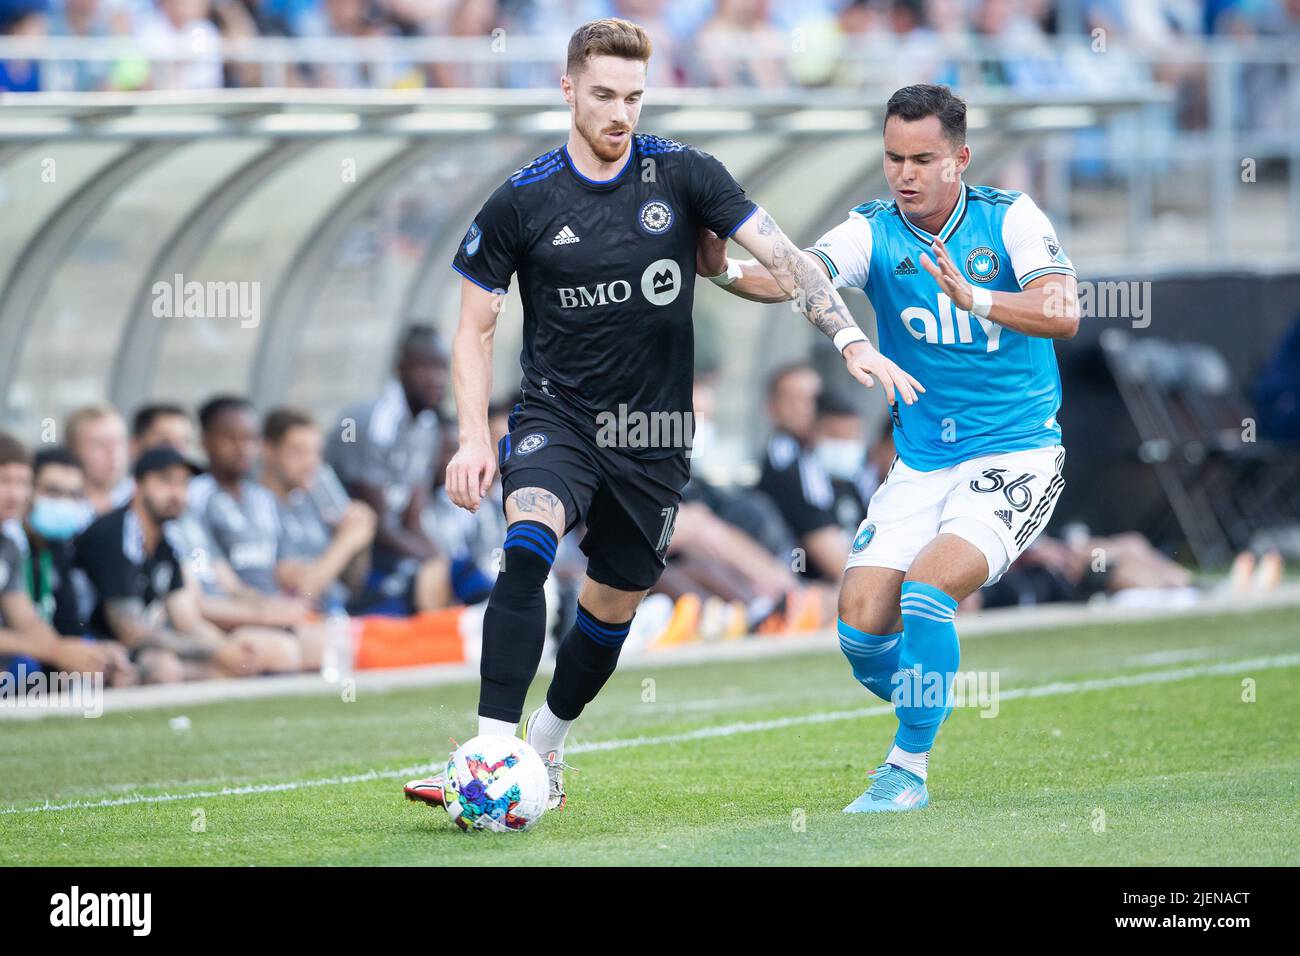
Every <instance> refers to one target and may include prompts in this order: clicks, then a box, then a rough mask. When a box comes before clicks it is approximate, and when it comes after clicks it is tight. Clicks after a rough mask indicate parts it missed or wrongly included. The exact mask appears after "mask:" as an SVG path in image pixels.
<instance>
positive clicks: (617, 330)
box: [406, 19, 924, 807]
mask: <svg viewBox="0 0 1300 956" xmlns="http://www.w3.org/2000/svg"><path fill="white" fill-rule="evenodd" d="M649 58H650V40H649V38H648V37H647V36H646V33H645V31H644V30H643V29H642V28H641V27H639V26H637V25H636V24H633V23H630V22H628V21H626V20H618V19H603V20H594V21H592V22H590V23H587V24H584V25H583V26H581V27H579V28H578V30H577V31H576V32H575V33H574V34H573V36H572V38H571V39H570V41H569V51H568V62H567V67H566V75H565V76H564V77H563V79H562V80H561V90H562V92H563V94H564V99H565V102H566V103H568V105H569V108H570V110H571V111H572V114H573V115H572V123H571V126H570V130H569V139H568V142H567V143H566V144H565V145H563V146H560V147H558V148H556V149H553V150H551V151H550V152H548V153H545V154H543V155H542V156H539V157H538V158H537V159H535V160H533V161H532V162H531V163H528V164H527V165H526V166H524V167H523V168H522V169H520V170H519V171H518V172H516V173H515V174H514V175H513V176H511V177H510V179H509V180H508V181H507V182H506V183H504V184H503V185H502V186H501V187H500V188H498V189H497V190H496V192H494V193H493V194H492V196H491V197H490V198H489V199H488V201H487V202H486V203H485V204H484V206H483V208H482V210H481V211H480V212H479V214H478V215H477V216H476V217H475V218H474V222H473V224H472V225H471V226H470V228H469V232H468V233H467V234H466V236H465V239H464V241H463V242H462V244H461V247H460V249H459V251H458V252H457V254H456V257H455V260H454V262H453V267H454V268H455V270H456V271H457V272H458V273H460V275H461V307H460V324H459V327H458V328H457V331H456V335H455V338H454V341H453V348H452V375H453V383H454V386H455V392H456V409H457V413H458V416H459V420H460V448H459V450H458V451H457V452H456V455H455V456H454V457H453V458H452V460H451V462H450V463H449V464H448V466H447V476H446V488H447V493H448V494H449V495H450V497H451V500H452V501H454V502H455V503H456V504H457V505H459V506H461V507H462V508H466V509H468V510H470V511H476V510H477V509H478V507H479V504H480V502H481V500H482V498H483V496H484V495H485V494H486V493H487V491H488V489H489V487H490V486H491V484H492V479H493V475H494V470H495V469H496V468H500V470H501V477H502V484H503V492H504V498H505V512H506V519H507V522H508V524H509V530H508V531H507V533H506V538H505V548H504V559H503V561H502V566H501V571H500V574H499V575H498V577H497V580H496V584H495V586H494V587H493V589H492V596H491V598H490V599H489V601H488V606H487V611H486V613H485V615H484V619H483V652H482V662H481V668H480V673H481V678H482V681H481V685H480V695H479V707H478V713H479V726H478V732H479V733H480V734H497V735H502V736H514V734H515V733H516V728H517V726H518V723H519V719H520V717H521V716H522V714H523V706H524V698H525V696H526V695H527V693H528V688H529V685H530V684H531V683H532V680H533V677H534V676H535V675H536V673H537V667H538V664H539V662H540V660H541V655H542V648H543V645H544V644H545V623H546V604H545V598H544V597H543V594H542V587H543V584H544V583H545V581H546V578H547V576H548V574H549V573H550V569H551V563H552V561H553V560H554V558H555V550H556V546H557V545H558V543H559V539H560V538H561V537H563V536H564V534H565V533H566V532H567V531H568V530H569V529H570V528H571V527H573V526H574V524H576V523H577V522H579V521H582V522H584V523H585V524H586V528H587V531H586V534H585V536H584V537H583V539H582V543H581V547H582V550H583V551H584V552H585V553H586V555H587V559H588V565H587V577H586V580H585V581H584V582H583V585H582V588H581V591H580V594H579V598H578V610H577V619H576V622H575V624H574V627H573V628H572V630H570V631H569V633H568V634H567V635H565V637H564V638H563V640H562V641H561V642H560V647H559V650H558V652H557V654H556V660H555V673H554V676H553V677H552V679H551V685H550V688H549V690H548V691H547V696H546V702H545V703H544V704H543V705H542V706H541V707H540V708H538V709H537V710H536V711H534V712H533V714H532V715H531V716H530V717H529V718H528V722H527V724H526V725H525V731H524V735H525V739H526V740H527V741H528V743H529V744H531V745H532V746H533V747H534V748H535V749H536V750H537V752H538V753H540V754H541V755H542V756H543V759H544V760H545V761H546V763H547V768H548V771H549V774H550V780H551V795H550V802H549V805H550V806H551V807H556V806H560V805H562V804H563V802H564V792H563V777H562V771H563V769H564V764H563V756H564V740H565V736H566V734H567V733H568V729H569V725H570V724H571V723H572V722H573V721H574V719H576V718H577V717H578V715H579V714H580V713H581V712H582V709H583V708H584V707H585V706H586V705H587V704H588V703H590V702H591V701H592V700H593V699H594V698H595V696H596V694H597V693H598V692H599V691H600V689H601V687H602V686H604V684H605V682H606V681H607V680H608V679H609V677H610V675H611V674H612V673H613V672H614V667H615V664H616V663H617V661H618V655H619V650H620V648H621V646H622V643H623V640H624V638H626V636H627V633H628V628H629V627H630V625H631V622H632V616H633V615H634V614H635V613H636V609H637V605H638V604H639V603H640V601H641V598H642V597H643V596H644V595H645V593H646V591H647V590H648V589H649V588H650V587H652V586H653V585H654V584H655V582H656V581H657V580H658V579H659V575H660V573H661V572H662V570H663V566H664V553H665V551H666V550H667V548H668V542H669V540H670V538H671V536H672V531H673V520H674V518H675V517H676V514H677V504H678V502H679V500H680V498H681V490H682V487H683V486H684V485H685V484H686V482H687V479H688V478H689V476H690V466H689V463H688V460H687V453H688V450H689V444H690V440H691V434H690V425H689V423H690V422H691V384H692V378H693V366H694V344H693V336H692V321H691V304H692V300H693V297H694V284H695V264H696V255H695V253H696V245H697V242H698V241H699V238H700V236H701V234H702V233H704V232H705V231H706V230H707V231H710V232H712V233H715V234H716V235H717V236H721V237H725V238H731V239H734V240H735V241H736V242H737V243H739V244H740V245H741V246H743V247H744V248H745V249H747V250H748V251H749V253H750V254H751V255H752V256H754V258H755V259H757V260H758V261H759V262H761V263H763V264H764V265H765V266H767V268H768V269H769V270H770V271H771V272H772V274H773V275H774V276H777V277H779V279H778V281H780V282H781V284H782V285H783V286H784V287H786V288H788V289H789V290H790V291H791V292H792V295H793V298H794V300H795V301H796V302H798V303H800V306H801V309H802V311H803V313H804V315H805V316H806V317H807V318H808V320H809V321H810V322H812V323H813V324H814V325H816V326H817V327H818V328H819V329H821V330H822V332H824V333H825V334H826V335H827V336H829V337H831V338H832V339H833V340H834V342H835V345H836V347H837V348H839V350H840V351H841V353H842V354H843V356H844V359H845V363H846V365H847V367H848V370H849V372H850V373H851V374H852V375H853V376H854V377H855V378H856V379H858V381H860V382H862V383H863V384H864V385H867V386H871V385H872V384H873V381H874V379H879V380H880V382H881V384H882V385H883V386H884V389H885V392H886V395H887V398H888V400H889V401H891V402H892V401H894V400H895V396H897V398H898V399H899V400H902V401H904V402H906V403H908V404H911V403H912V402H914V401H915V400H916V396H917V392H919V391H924V389H922V388H921V386H920V384H919V383H918V382H916V380H915V379H913V378H911V376H909V375H907V373H905V372H903V371H902V370H901V369H900V368H899V367H898V366H897V365H895V364H894V363H893V362H891V361H890V360H889V359H887V358H885V357H884V356H883V355H881V354H880V353H879V352H878V351H877V350H876V349H875V348H874V347H873V346H872V345H871V344H870V343H869V342H868V341H867V337H866V335H865V334H863V332H862V331H861V330H860V329H859V328H858V327H857V325H856V324H855V323H854V321H853V319H852V317H851V316H850V314H849V311H848V309H847V308H846V307H845V305H844V302H843V301H842V300H841V299H840V297H839V295H838V294H837V293H836V292H835V290H834V289H833V287H832V286H831V283H830V281H829V280H828V279H827V278H826V275H825V273H824V272H823V271H822V270H821V269H820V268H818V267H817V266H816V265H815V264H814V263H813V262H812V261H811V259H810V257H808V256H807V254H805V253H803V252H802V251H801V250H800V249H799V247H798V246H797V245H795V244H794V243H793V242H791V241H790V240H789V239H787V238H786V236H785V235H784V234H783V233H782V232H781V230H780V229H779V228H778V227H777V225H776V223H774V222H773V221H772V219H771V217H770V216H768V215H767V214H766V213H765V212H764V211H763V210H762V209H761V208H759V207H758V206H757V204H755V203H754V202H753V201H752V200H750V199H748V198H746V196H745V192H744V190H743V189H741V187H740V186H739V185H738V184H737V183H736V181H735V180H734V179H732V178H731V175H730V174H729V173H728V172H727V170H726V169H725V167H723V165H722V164H721V163H720V162H718V160H716V159H714V158H713V157H712V156H710V155H708V154H707V153H703V152H700V151H699V150H697V149H694V148H693V147H690V146H685V145H683V144H681V143H675V142H672V141H671V140H667V139H662V138H660V137H657V136H651V135H646V134H636V133H634V130H635V128H636V124H637V119H638V116H639V114H640V111H641V99H642V95H643V93H644V90H645V76H646V63H647V61H648V60H649ZM512 274H514V275H517V276H518V277H519V283H520V292H521V298H522V300H523V308H524V334H523V355H522V358H521V365H522V366H523V373H524V377H523V383H522V386H521V389H522V399H521V401H520V404H519V405H517V406H516V407H515V411H514V414H513V415H512V416H511V420H510V432H509V434H508V435H507V436H506V437H505V438H504V439H503V440H502V441H501V443H500V447H498V448H493V447H492V443H491V439H490V438H489V431H488V422H487V407H488V399H489V395H490V392H491V368H492V339H493V333H494V331H495V328H496V322H497V317H498V315H499V314H500V312H501V308H502V303H503V301H504V295H505V290H506V288H507V287H508V285H509V283H510V277H511V275H512ZM711 278H713V281H715V282H720V283H724V284H725V282H726V281H727V280H728V276H727V275H726V274H724V275H721V276H717V277H711ZM638 421H640V422H641V423H645V422H651V423H668V422H677V423H685V425H684V428H682V427H679V428H678V429H677V430H676V431H675V432H674V431H673V430H672V429H671V428H669V429H656V428H654V427H651V428H649V429H648V430H647V429H645V428H641V429H637V428H636V427H633V428H632V429H631V430H630V431H627V433H626V434H619V433H618V432H617V429H613V428H611V427H610V424H611V422H623V423H633V424H635V423H636V422H638ZM625 431H626V429H625ZM647 431H648V439H649V440H646V439H647ZM664 431H668V433H669V434H670V435H673V434H675V435H676V436H678V437H677V440H676V441H671V440H670V441H668V442H667V443H664V442H662V441H656V440H655V439H658V438H661V437H662V433H663V432H664ZM683 431H684V434H683ZM611 432H613V434H611ZM665 444H666V445H667V447H665ZM406 795H407V796H408V797H409V798H411V799H415V800H423V801H425V802H428V803H433V804H441V803H442V779H441V777H433V778H430V779H428V780H417V781H412V782H411V783H409V784H407V785H406Z"/></svg>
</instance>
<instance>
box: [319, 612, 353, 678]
mask: <svg viewBox="0 0 1300 956" xmlns="http://www.w3.org/2000/svg"><path fill="white" fill-rule="evenodd" d="M355 652H356V649H355V647H354V646H353V643H352V619H351V618H350V617H348V613H347V611H345V610H343V604H342V603H341V602H340V601H337V600H334V601H331V602H330V603H329V607H328V609H327V610H326V612H325V646H324V648H323V649H322V651H321V659H320V676H321V677H323V678H325V680H327V681H328V682H329V683H331V684H338V683H340V682H342V681H343V680H344V679H346V678H349V677H351V676H352V670H353V666H354V665H355V663H356V660H355Z"/></svg>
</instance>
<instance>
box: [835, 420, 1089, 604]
mask: <svg viewBox="0 0 1300 956" xmlns="http://www.w3.org/2000/svg"><path fill="white" fill-rule="evenodd" d="M1064 463H1065V449H1064V448H1062V447H1061V446H1060V445H1051V446H1049V447H1047V448H1032V449H1029V450H1028V451H1013V452H1006V453H1003V454H995V455H984V456H982V457H980V458H972V459H970V460H969V461H963V462H961V463H959V464H956V465H950V466H949V467H947V468H939V469H937V470H935V471H917V470H915V469H914V468H908V467H907V465H905V464H903V462H902V461H900V460H899V459H895V460H894V464H893V467H891V468H890V469H889V475H888V476H887V477H886V478H885V483H884V484H882V485H881V486H880V487H879V488H877V489H876V493H875V494H874V495H872V496H871V504H870V505H869V506H868V507H867V517H866V520H864V521H863V522H862V524H861V525H859V526H858V533H857V534H856V535H855V536H854V538H853V549H852V550H851V551H850V552H849V559H848V562H847V563H846V564H845V568H846V569H847V568H860V567H877V568H894V569H895V570H898V571H906V570H907V569H908V568H910V567H911V566H912V562H913V561H914V560H915V559H916V556H917V555H918V554H920V553H921V549H922V548H924V547H925V546H926V545H927V544H929V543H930V542H931V541H933V540H934V539H935V537H936V536H938V535H940V534H955V535H957V536H958V537H960V538H964V539H965V540H967V541H969V542H970V543H971V544H973V545H975V547H977V548H979V549H980V551H981V552H983V554H984V557H985V559H986V560H987V561H988V565H989V576H988V580H987V581H985V582H984V583H985V585H986V586H987V585H989V584H992V583H993V582H994V581H996V580H997V579H998V578H1000V577H1002V575H1003V574H1004V573H1006V570H1007V568H1009V567H1010V566H1011V564H1012V563H1013V562H1014V561H1015V560H1016V558H1018V557H1020V555H1021V554H1023V553H1024V550H1025V549H1026V548H1027V547H1029V545H1030V544H1032V543H1033V541H1034V539H1035V538H1037V537H1038V535H1039V533H1040V532H1041V531H1042V530H1043V528H1044V527H1045V526H1046V525H1047V522H1048V519H1050V518H1051V517H1052V509H1053V508H1055V507H1056V499H1057V498H1059V497H1060V495H1061V489H1062V488H1064V487H1065V479H1064V478H1062V477H1061V468H1062V466H1063V465H1064Z"/></svg>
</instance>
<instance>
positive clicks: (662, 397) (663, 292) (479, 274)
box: [453, 134, 758, 458]
mask: <svg viewBox="0 0 1300 956" xmlns="http://www.w3.org/2000/svg"><path fill="white" fill-rule="evenodd" d="M757 208H758V207H757V206H756V205H755V204H754V203H753V202H752V201H751V200H749V199H747V198H746V197H745V191H744V190H743V189H741V188H740V185H739V184H738V183H737V182H736V181H735V180H734V179H733V178H732V177H731V174H730V173H728V172H727V170H726V167H724V166H723V165H722V163H720V162H719V161H718V160H717V159H715V158H714V157H712V156H710V155H709V154H708V153H704V152H701V151H700V150H698V149H695V148H694V147H691V146H686V145H683V144H682V143H675V142H673V141H672V140H667V139H663V138H661V137H658V136H650V135H646V134H637V135H635V136H634V137H633V138H632V147H631V149H629V151H628V158H627V161H626V163H625V165H624V166H623V169H622V170H621V171H620V172H619V173H618V174H617V175H616V176H614V177H613V178H612V179H609V180H606V181H603V182H598V181H595V180H591V179H588V178H587V177H585V176H583V175H582V173H580V172H578V170H577V169H576V168H575V167H574V165H573V162H572V160H571V159H570V158H569V154H568V150H567V148H565V147H559V148H557V149H553V150H551V151H550V152H548V153H545V154H543V155H542V156H539V157H538V158H537V159H535V160H533V161H532V162H531V163H529V164H528V165H526V166H524V167H523V168H522V169H520V170H519V171H518V172H516V173H515V174H514V175H513V176H511V177H510V179H509V180H507V181H506V182H505V183H504V184H503V185H502V186H501V187H500V188H499V189H497V190H496V192H494V193H493V194H492V196H491V197H490V198H489V199H488V201H487V202H486V203H485V204H484V206H483V208H482V210H480V212H479V214H478V216H476V217H475V219H474V222H473V224H472V225H471V226H470V228H469V232H468V233H467V234H466V235H465V239H464V241H463V242H462V243H461V246H460V249H459V250H458V251H457V253H456V257H455V259H454V261H453V267H454V268H455V269H456V271H457V272H459V273H460V274H461V275H463V276H465V277H466V278H467V279H469V280H470V281H471V282H474V283H477V284H478V285H480V286H482V287H483V288H485V289H488V290H489V291H503V290H505V289H507V288H508V287H509V284H510V276H511V274H517V275H518V276H519V284H520V294H521V297H522V299H523V307H524V330H523V354H522V356H521V358H520V364H521V365H522V366H523V372H524V377H523V383H522V386H521V387H522V389H523V393H524V399H525V403H528V402H535V403H540V404H545V405H548V406H549V407H552V408H553V409H554V410H555V412H556V413H557V414H559V415H561V416H563V417H564V418H565V419H566V420H568V421H570V422H571V423H572V424H573V425H574V427H575V428H577V429H578V430H579V431H580V432H581V433H582V434H585V435H587V436H589V437H591V438H593V439H597V438H598V435H599V433H600V432H601V429H602V426H604V425H607V424H608V423H609V422H610V421H611V418H610V416H613V417H614V418H615V419H617V420H619V421H620V422H627V423H628V428H627V429H626V432H625V435H627V436H631V437H630V438H627V439H626V440H624V441H620V443H619V447H620V448H622V449H623V450H625V451H627V452H629V453H631V454H633V455H636V456H638V457H643V458H663V457H668V456H669V455H673V454H680V453H682V451H683V448H682V446H681V443H680V442H678V443H677V444H676V447H663V445H662V444H659V443H657V442H656V441H654V439H655V438H656V437H657V436H660V435H661V432H660V430H658V429H657V428H656V427H654V425H653V424H652V425H650V427H649V428H648V429H646V428H642V430H641V431H639V432H638V431H637V430H636V426H637V423H638V421H639V422H641V423H647V422H660V421H666V420H665V419H663V418H662V413H676V414H677V415H681V416H683V417H682V418H681V419H680V420H681V421H682V422H683V423H689V422H690V419H689V418H686V417H684V416H685V415H687V414H688V413H690V412H691V384H692V379H693V377H694V358H695V345H694V335H693V328H692V324H691V306H692V303H693V301H694V295H695V248H696V239H697V230H698V227H699V226H707V227H708V228H709V229H712V230H713V231H714V232H715V233H717V234H718V235H720V236H731V235H732V234H733V233H734V232H735V231H736V230H737V229H739V228H740V226H741V224H742V223H743V222H744V221H745V220H746V219H748V218H749V217H750V216H752V215H753V213H754V210H755V209H757ZM652 416H658V417H652ZM682 430H683V429H679V433H680V432H681V431H682ZM637 435H641V436H644V437H646V438H647V441H646V442H644V443H639V442H638V441H637V438H636V436H637ZM685 440H686V441H689V440H690V434H689V432H686V433H685Z"/></svg>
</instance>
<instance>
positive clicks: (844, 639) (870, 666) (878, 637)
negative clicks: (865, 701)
mask: <svg viewBox="0 0 1300 956" xmlns="http://www.w3.org/2000/svg"><path fill="white" fill-rule="evenodd" d="M835 624H836V629H837V630H838V631H839V633H840V650H842V651H843V652H844V656H845V657H847V658H848V659H849V664H850V666H852V668H853V676H854V677H856V678H857V679H858V683H860V684H861V685H862V686H863V687H865V688H866V689H867V690H869V691H871V693H873V694H875V695H876V696H877V697H879V698H880V699H881V700H889V699H890V698H889V692H890V689H891V688H892V686H893V679H894V671H896V670H898V650H899V645H900V644H901V643H902V638H903V632H902V631H895V632H894V633H893V634H868V633H867V632H866V631H859V630H858V629H857V628H856V627H853V626H852V625H851V624H845V623H844V622H843V621H840V620H837V621H836V622H835Z"/></svg>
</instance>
